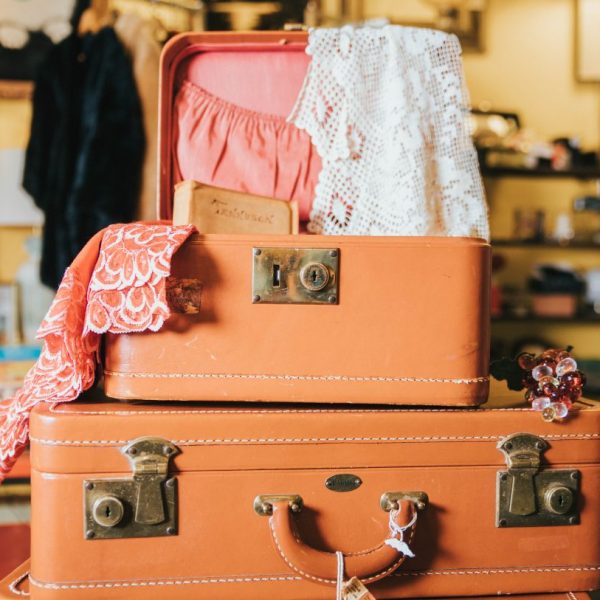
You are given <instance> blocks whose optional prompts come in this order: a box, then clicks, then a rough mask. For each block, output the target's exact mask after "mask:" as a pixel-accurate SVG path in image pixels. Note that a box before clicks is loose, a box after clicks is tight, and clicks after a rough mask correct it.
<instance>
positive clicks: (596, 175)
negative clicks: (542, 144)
mask: <svg viewBox="0 0 600 600" xmlns="http://www.w3.org/2000/svg"><path fill="white" fill-rule="evenodd" d="M481 173H482V175H483V176H484V177H526V178H533V179H535V178H544V179H547V178H554V179H600V169H598V168H597V167H593V168H586V167H581V168H573V169H565V170H563V171H558V170H555V169H551V168H543V167H542V168H536V169H519V168H513V167H486V166H483V165H482V167H481Z"/></svg>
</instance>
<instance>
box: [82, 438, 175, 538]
mask: <svg viewBox="0 0 600 600" xmlns="http://www.w3.org/2000/svg"><path fill="white" fill-rule="evenodd" d="M121 452H122V453H123V454H124V455H125V456H126V457H127V459H128V460H129V463H130V465H131V470H132V477H131V478H129V479H94V480H86V481H84V508H85V510H84V534H85V537H86V538H87V539H106V538H111V539H112V538H134V537H156V536H164V535H175V534H176V533H177V519H176V516H177V480H176V478H175V477H171V478H169V464H170V461H171V458H172V457H173V456H175V455H176V454H178V453H179V449H178V448H177V447H176V446H175V445H174V444H172V443H171V442H169V441H168V440H164V439H161V438H153V437H142V438H138V439H136V440H134V441H132V442H131V443H129V444H127V445H126V446H124V447H123V448H122V449H121Z"/></svg>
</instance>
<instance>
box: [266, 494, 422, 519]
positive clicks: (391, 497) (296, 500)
mask: <svg viewBox="0 0 600 600" xmlns="http://www.w3.org/2000/svg"><path fill="white" fill-rule="evenodd" d="M401 500H410V501H411V502H414V503H415V506H416V507H417V510H423V509H424V508H425V507H426V506H427V503H428V502H429V498H428V497H427V494H426V493H425V492H386V493H385V494H383V496H381V500H380V504H381V508H382V509H383V510H385V511H386V512H389V511H391V510H396V509H397V508H398V506H399V502H400V501H401ZM276 502H287V503H288V506H289V507H290V509H291V511H292V512H295V513H299V512H300V511H301V510H302V508H303V507H304V501H303V500H302V496H299V495H298V494H274V495H268V494H267V495H262V494H261V495H260V496H256V498H254V512H255V513H256V514H257V515H259V516H261V517H268V516H270V515H272V514H273V504H275V503H276Z"/></svg>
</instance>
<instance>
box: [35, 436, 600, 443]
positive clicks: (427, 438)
mask: <svg viewBox="0 0 600 600" xmlns="http://www.w3.org/2000/svg"><path fill="white" fill-rule="evenodd" d="M29 439H30V440H31V441H32V442H35V443H36V444H40V445H41V446H121V445H123V444H127V443H129V442H130V441H131V440H50V439H43V438H37V437H34V436H30V438H29ZM501 439H504V436H502V435H457V436H452V435H441V436H435V435H428V436H409V437H390V436H382V437H330V438H318V437H316V438H310V437H306V438H230V439H227V438H222V439H187V440H170V441H171V442H172V443H173V444H176V445H178V446H211V445H213V446H214V445H218V444H221V445H243V444H305V443H338V442H348V443H353V442H406V443H412V442H471V441H483V442H486V441H498V440H501ZM544 439H546V440H594V439H600V433H561V434H550V435H545V436H544Z"/></svg>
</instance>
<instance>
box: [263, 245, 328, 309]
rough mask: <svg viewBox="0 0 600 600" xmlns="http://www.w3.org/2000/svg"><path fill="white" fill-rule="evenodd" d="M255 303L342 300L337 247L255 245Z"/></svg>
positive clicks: (310, 302) (307, 302) (312, 302)
mask: <svg viewBox="0 0 600 600" xmlns="http://www.w3.org/2000/svg"><path fill="white" fill-rule="evenodd" d="M253 255H254V263H253V269H252V302H253V303H254V304H338V282H339V256H340V252H339V250H338V249H337V248H264V247H261V248H254V249H253Z"/></svg>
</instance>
